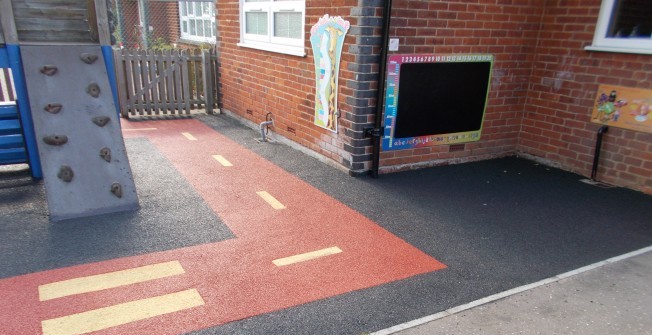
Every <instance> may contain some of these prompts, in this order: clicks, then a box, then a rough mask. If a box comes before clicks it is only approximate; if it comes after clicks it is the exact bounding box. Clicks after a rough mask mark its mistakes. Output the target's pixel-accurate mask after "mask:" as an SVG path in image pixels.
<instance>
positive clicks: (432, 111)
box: [394, 62, 491, 138]
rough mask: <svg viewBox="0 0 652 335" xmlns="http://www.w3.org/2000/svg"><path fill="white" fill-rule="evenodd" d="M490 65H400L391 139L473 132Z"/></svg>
mask: <svg viewBox="0 0 652 335" xmlns="http://www.w3.org/2000/svg"><path fill="white" fill-rule="evenodd" d="M490 72H491V62H452V63H446V62H442V63H403V64H401V68H400V77H399V85H398V87H399V94H398V104H397V112H396V128H395V130H394V138H408V137H418V136H428V135H440V134H451V133H460V132H467V131H477V130H480V128H481V127H482V119H483V115H484V109H485V105H486V98H487V89H488V88H489V76H490Z"/></svg>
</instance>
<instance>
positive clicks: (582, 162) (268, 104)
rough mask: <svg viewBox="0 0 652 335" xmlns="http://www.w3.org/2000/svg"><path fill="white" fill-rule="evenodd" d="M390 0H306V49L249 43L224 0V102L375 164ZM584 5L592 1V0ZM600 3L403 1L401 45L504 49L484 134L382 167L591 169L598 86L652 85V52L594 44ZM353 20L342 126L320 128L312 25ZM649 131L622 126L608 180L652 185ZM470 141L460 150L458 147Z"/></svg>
mask: <svg viewBox="0 0 652 335" xmlns="http://www.w3.org/2000/svg"><path fill="white" fill-rule="evenodd" d="M383 3H384V1H383V0H306V41H305V46H306V48H305V50H306V53H307V56H306V57H296V56H288V55H282V54H278V53H271V52H266V51H259V50H254V49H247V48H243V47H238V46H237V45H236V44H237V43H238V42H239V36H240V28H239V5H238V1H237V0H226V1H221V0H220V1H218V3H217V9H218V12H217V17H218V19H217V20H218V35H219V36H218V50H219V52H220V63H221V65H220V82H221V94H222V105H223V106H222V107H223V108H224V109H226V110H228V111H231V112H233V113H235V114H237V115H239V116H241V117H244V118H246V119H248V120H251V121H253V122H256V123H258V122H261V121H263V120H264V119H265V115H266V113H268V112H271V113H273V114H274V119H275V127H274V131H275V132H276V133H279V134H280V135H282V136H284V137H286V138H289V139H291V140H293V141H295V142H297V143H299V144H301V145H303V146H305V147H307V148H309V149H311V150H313V151H315V152H317V153H320V154H322V155H323V156H325V157H329V158H331V159H332V160H334V161H335V162H337V163H339V164H341V165H343V166H344V167H346V168H347V169H349V170H351V171H366V170H368V169H370V168H371V164H370V161H371V141H370V140H369V139H368V138H365V136H364V133H363V130H364V129H365V128H366V127H371V126H372V125H373V118H374V114H375V110H376V102H375V96H376V85H377V84H376V80H377V78H378V74H377V72H378V62H379V60H380V59H379V54H380V47H379V46H380V43H381V37H380V33H381V25H382V6H383ZM582 4H583V5H582ZM599 7H600V1H599V0H593V1H568V0H567V1H561V0H560V1H546V2H542V1H540V0H476V1H461V0H458V1H427V0H394V6H393V11H392V21H391V29H390V37H392V38H399V40H400V49H399V51H398V53H425V54H435V53H438V54H449V53H455V54H469V53H487V54H492V55H494V56H495V61H494V65H493V74H492V79H491V86H490V92H489V100H488V105H487V109H486V115H485V121H484V124H483V131H482V137H481V140H480V141H477V142H471V143H466V144H465V145H464V148H463V150H451V148H450V147H449V146H446V145H444V146H433V147H426V148H418V149H410V150H400V151H392V152H382V153H381V172H390V171H396V170H402V169H409V168H413V167H416V166H429V165H438V164H448V163H451V162H464V161H472V160H481V159H488V158H494V157H501V156H506V155H513V154H515V153H519V154H522V155H525V156H528V157H531V158H534V159H537V160H540V161H544V162H546V163H548V164H553V165H557V166H560V167H562V168H564V169H568V170H571V171H575V172H578V173H581V174H584V175H589V174H590V162H591V159H592V158H591V155H592V148H593V143H594V136H595V130H596V129H597V126H596V125H593V124H590V123H589V117H590V113H591V108H592V104H593V100H592V99H593V95H594V94H595V90H596V89H597V85H598V82H604V83H609V84H619V85H625V86H636V87H648V88H649V87H650V85H652V80H651V79H652V78H651V73H652V65H650V64H651V63H652V62H650V56H642V55H626V54H613V53H597V52H587V51H584V50H583V47H584V46H585V45H587V44H589V43H590V41H591V40H592V37H593V30H594V28H595V23H596V21H597V15H598V11H599ZM326 13H328V14H330V15H332V16H335V15H340V16H343V17H344V18H345V19H347V20H349V21H350V22H351V28H350V30H349V34H348V35H347V37H346V40H345V44H344V50H343V54H342V61H341V66H340V77H339V106H338V107H339V110H340V112H341V117H340V119H339V126H340V131H339V132H338V133H337V134H335V133H332V132H330V131H327V130H325V129H321V128H319V127H317V126H315V125H314V124H313V114H314V94H315V92H314V91H315V80H314V64H313V55H312V49H311V47H310V42H309V31H310V27H311V26H312V25H314V24H315V23H316V22H317V20H318V18H319V17H321V16H322V15H323V14H326ZM650 143H652V141H651V138H650V135H648V134H641V133H635V132H631V131H623V130H618V129H611V130H610V131H609V134H608V136H607V138H606V140H605V147H604V153H603V157H604V163H603V165H602V166H603V167H602V168H601V170H600V176H601V177H602V179H604V180H605V181H608V182H611V183H614V184H616V185H621V186H627V187H631V188H634V189H639V190H644V191H650V189H652V184H651V183H652V181H650V179H651V178H650V171H651V168H652V157H651V156H652V154H651V153H650V152H651V151H652V150H651V149H652V147H651V146H652V144H650ZM456 149H459V147H456Z"/></svg>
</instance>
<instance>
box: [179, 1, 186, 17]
mask: <svg viewBox="0 0 652 335" xmlns="http://www.w3.org/2000/svg"><path fill="white" fill-rule="evenodd" d="M179 7H180V8H181V16H186V15H188V10H187V9H186V3H185V2H181V3H180V4H179Z"/></svg>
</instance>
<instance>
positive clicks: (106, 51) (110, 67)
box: [101, 45, 120, 118]
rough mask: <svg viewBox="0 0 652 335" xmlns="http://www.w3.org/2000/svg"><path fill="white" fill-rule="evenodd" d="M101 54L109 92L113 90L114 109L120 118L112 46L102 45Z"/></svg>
mask: <svg viewBox="0 0 652 335" xmlns="http://www.w3.org/2000/svg"><path fill="white" fill-rule="evenodd" d="M101 48H102V55H103V56H104V65H105V66H106V73H107V74H108V76H109V84H110V85H111V92H113V103H114V104H115V110H116V111H117V113H118V118H120V102H119V101H118V83H117V81H116V77H115V63H114V60H113V48H112V47H111V46H110V45H102V46H101Z"/></svg>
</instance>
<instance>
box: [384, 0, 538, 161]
mask: <svg viewBox="0 0 652 335" xmlns="http://www.w3.org/2000/svg"><path fill="white" fill-rule="evenodd" d="M541 13H542V8H541V1H537V0H529V1H528V0H520V1H519V0H510V1H505V0H481V1H419V0H396V1H394V5H393V10H392V21H391V30H390V37H392V38H399V43H400V48H399V50H398V52H397V53H423V54H435V53H436V54H471V53H480V54H493V55H494V59H495V60H494V64H493V74H492V79H491V86H490V91H489V99H488V101H487V108H486V114H485V119H484V124H483V129H482V135H481V139H480V140H479V141H477V142H470V143H467V144H466V145H465V146H464V149H463V150H459V151H457V150H450V147H449V146H447V145H440V146H432V147H425V148H416V149H410V150H401V151H390V152H384V153H382V154H381V166H382V167H384V168H381V171H382V169H384V170H389V171H391V170H398V169H404V168H411V167H412V166H413V165H414V164H416V165H417V166H424V165H426V166H427V165H436V164H446V163H449V162H463V161H471V160H480V159H488V158H494V157H500V156H505V155H511V154H513V153H514V151H515V150H516V146H517V143H518V135H519V130H520V126H521V121H522V117H523V105H524V103H525V99H526V97H527V89H528V81H529V77H530V72H531V68H532V60H533V59H534V55H533V51H534V49H535V47H536V41H537V35H538V28H539V21H540V19H541ZM455 148H456V149H458V148H459V146H457V147H455Z"/></svg>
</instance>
